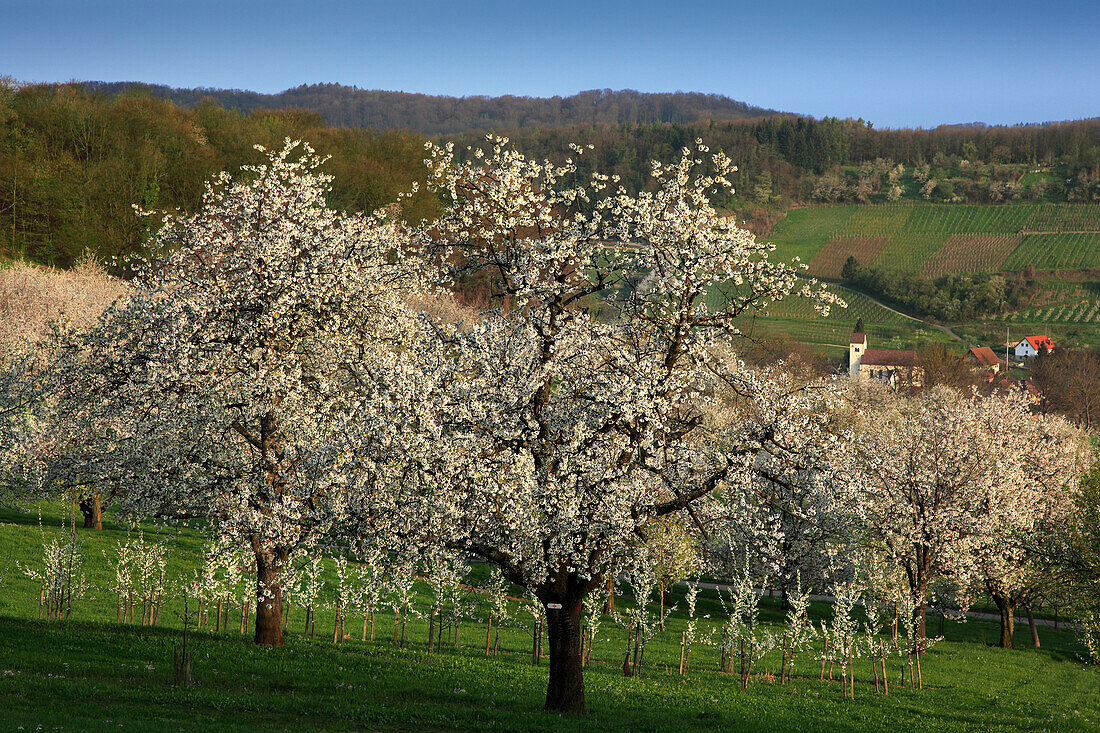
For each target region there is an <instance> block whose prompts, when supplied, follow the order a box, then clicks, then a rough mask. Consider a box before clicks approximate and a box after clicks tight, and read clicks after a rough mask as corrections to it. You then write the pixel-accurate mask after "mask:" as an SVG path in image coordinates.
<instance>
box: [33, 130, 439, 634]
mask: <svg viewBox="0 0 1100 733" xmlns="http://www.w3.org/2000/svg"><path fill="white" fill-rule="evenodd" d="M258 149H259V150H261V152H263V153H265V158H266V160H265V161H264V162H263V163H262V164H259V165H255V166H245V167H244V168H243V169H242V173H241V175H240V177H239V178H237V179H233V178H231V177H230V176H229V175H228V174H224V173H223V174H221V175H219V176H218V177H216V178H215V179H214V180H213V181H212V182H211V183H210V184H209V185H208V186H207V189H206V192H205V195H204V198H203V204H202V207H201V210H200V211H199V212H198V213H197V214H195V215H192V216H181V215H174V214H169V215H166V216H165V217H164V219H163V226H162V227H161V228H160V230H159V231H158V233H157V234H156V235H155V238H154V242H153V244H154V248H155V250H156V251H158V252H159V253H160V255H159V256H158V257H156V258H154V259H152V260H150V261H148V262H146V263H144V264H143V265H142V266H141V267H140V268H138V271H137V272H136V276H135V278H134V280H133V286H132V289H131V292H130V296H129V298H128V300H126V301H125V302H122V303H120V304H118V305H116V306H115V307H113V308H112V309H110V310H109V311H108V312H107V313H106V314H105V316H104V317H103V319H102V321H101V323H100V324H99V326H98V327H97V328H95V329H93V330H91V331H90V332H88V333H86V334H84V335H82V336H81V337H80V338H76V339H73V340H71V342H70V344H69V346H68V349H69V351H70V353H71V361H70V364H71V365H72V368H71V369H65V368H62V369H61V370H59V373H58V375H57V377H56V380H57V384H56V389H55V391H56V395H57V399H56V400H55V402H57V403H58V405H59V407H58V414H59V415H61V416H65V417H71V416H74V415H76V416H78V417H79V426H78V428H76V429H70V430H67V431H62V435H63V436H71V439H69V438H67V439H64V440H62V441H61V442H59V443H57V444H55V445H52V446H50V449H49V450H48V451H45V452H44V454H43V456H42V466H43V471H44V476H45V479H44V481H43V485H50V484H52V483H54V482H57V483H59V484H62V485H95V484H96V483H97V482H104V481H108V480H109V481H112V482H114V483H115V484H117V485H121V486H124V487H125V491H124V492H123V493H120V495H119V496H118V497H117V499H116V506H117V510H118V511H119V512H120V513H121V514H122V515H124V516H134V517H151V516H157V517H165V518H169V519H177V520H188V519H192V518H196V519H203V520H208V521H209V522H210V523H211V524H212V526H213V527H214V529H215V531H216V532H217V533H218V534H219V535H221V536H222V537H223V538H225V539H227V540H228V541H230V542H232V543H234V544H243V545H245V546H247V547H249V548H250V549H251V551H252V555H253V558H254V562H255V569H256V576H255V577H256V586H255V587H256V599H257V602H256V624H255V629H256V631H255V641H256V643H258V644H267V645H281V644H283V630H282V623H281V617H282V609H281V591H280V581H279V577H280V573H281V572H282V570H283V569H284V568H285V566H286V564H287V562H288V560H289V558H290V556H291V553H292V552H294V551H295V550H296V549H298V548H301V547H305V546H309V545H311V544H312V543H314V542H316V541H317V540H318V539H319V538H321V537H323V536H325V535H326V534H328V533H330V532H332V531H334V530H335V529H336V528H338V527H339V526H340V519H341V517H342V516H343V514H344V500H345V490H344V487H345V484H346V481H347V474H346V471H345V470H344V464H345V462H346V461H345V459H346V456H347V455H348V453H349V447H348V443H347V441H346V440H345V438H344V436H345V435H346V433H347V426H348V424H349V422H351V421H356V422H358V423H362V424H369V423H370V414H371V412H372V411H374V410H385V409H386V405H387V404H388V403H389V402H391V401H392V400H393V399H394V395H395V394H396V393H395V392H393V391H391V389H390V386H392V385H393V384H394V381H393V378H392V375H400V373H401V370H400V369H399V368H395V367H393V366H392V365H391V361H392V360H394V359H399V358H400V357H399V356H398V353H399V352H400V348H397V347H399V346H400V341H401V339H402V334H404V333H405V332H407V331H408V330H409V326H410V324H411V323H412V322H413V318H412V316H411V315H410V314H409V312H408V310H407V308H406V306H405V298H406V297H407V296H408V295H409V293H410V291H411V290H414V289H415V286H416V281H417V276H416V269H415V267H414V263H415V260H413V259H411V258H409V257H406V256H404V249H405V247H404V246H403V242H405V241H406V238H405V237H404V235H403V234H402V232H401V227H400V226H398V225H397V224H395V223H392V222H390V221H388V220H387V219H386V218H385V217H384V216H383V215H381V214H379V215H375V216H364V215H352V214H342V213H337V212H335V211H333V210H332V209H330V208H329V207H328V206H327V205H326V203H325V194H326V192H327V190H328V185H329V177H328V176H325V175H322V174H320V173H318V172H317V168H318V166H320V165H321V164H322V163H323V162H324V161H323V158H321V157H319V156H317V155H315V154H314V152H313V151H312V149H311V148H310V147H309V146H308V145H300V144H299V143H293V142H290V141H287V144H286V146H285V147H284V148H283V149H282V150H281V151H279V152H274V153H270V154H269V153H267V152H266V151H264V150H263V149H262V148H258ZM382 373H384V374H387V375H391V377H390V378H388V379H387V380H385V384H383V383H382V382H381V381H379V379H377V378H376V375H377V374H382ZM74 381H75V382H78V384H74ZM387 385H390V386H387ZM72 400H81V401H82V403H81V405H79V406H75V405H73V404H71V402H72ZM66 402H68V403H69V404H66ZM356 447H357V448H358V447H363V448H364V449H366V443H365V442H364V441H359V443H358V444H357V446H356Z"/></svg>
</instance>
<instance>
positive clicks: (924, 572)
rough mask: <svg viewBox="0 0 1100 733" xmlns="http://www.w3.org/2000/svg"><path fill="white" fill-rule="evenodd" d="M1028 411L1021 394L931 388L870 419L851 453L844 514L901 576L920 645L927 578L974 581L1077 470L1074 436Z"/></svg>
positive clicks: (1077, 447)
mask: <svg viewBox="0 0 1100 733" xmlns="http://www.w3.org/2000/svg"><path fill="white" fill-rule="evenodd" d="M1029 408H1030V402H1029V400H1028V399H1027V398H1026V397H1024V396H1022V395H1018V394H1013V395H1008V396H998V395H991V396H986V397H980V396H977V395H963V394H960V393H959V392H956V391H954V390H952V389H950V388H947V387H936V388H934V389H932V390H930V391H928V392H926V393H925V394H923V395H921V396H919V397H916V398H912V399H896V400H891V401H888V402H886V403H884V404H883V405H880V406H878V407H877V408H875V409H870V410H868V411H867V413H866V419H865V421H864V424H863V426H862V429H861V430H860V431H859V434H858V436H857V439H856V440H855V441H853V442H852V443H851V444H850V447H851V456H850V457H851V464H850V466H851V469H852V481H851V482H850V483H848V484H847V486H848V488H849V489H850V491H851V493H850V495H849V500H850V508H851V511H852V512H853V513H854V514H855V515H856V516H857V517H858V518H859V519H860V520H862V521H861V523H860V524H861V526H862V529H863V531H864V533H865V539H866V540H867V541H869V542H870V543H871V544H872V545H874V546H875V547H877V548H878V549H879V550H881V551H882V552H884V553H885V554H886V556H887V557H888V558H890V559H891V560H892V561H893V562H894V563H896V564H897V565H898V566H899V567H900V568H901V569H902V570H903V571H904V573H905V576H906V579H907V580H908V583H909V591H910V593H911V595H912V599H913V620H914V622H915V624H916V627H917V638H918V643H919V642H920V641H922V640H923V639H924V612H925V608H926V606H927V595H928V590H929V583H930V582H931V580H932V578H933V575H934V574H935V573H942V574H943V575H945V576H947V577H948V578H950V579H951V580H952V581H953V582H954V583H955V584H957V585H958V586H960V587H965V586H966V585H967V584H968V583H970V582H972V581H973V580H974V579H975V577H976V576H980V575H981V574H982V572H983V569H982V566H983V564H990V563H994V562H997V561H996V560H995V558H996V557H997V555H998V553H1001V552H1003V551H1004V545H1003V542H1004V541H1005V540H1006V539H1007V538H1009V537H1011V535H1012V533H1013V531H1014V530H1022V529H1025V528H1028V527H1031V526H1033V525H1034V524H1035V522H1036V520H1037V519H1038V518H1039V517H1040V516H1042V513H1043V508H1044V507H1045V506H1046V505H1047V503H1048V500H1047V498H1046V497H1047V496H1048V495H1049V494H1051V492H1057V491H1059V490H1060V489H1059V487H1061V486H1062V485H1063V484H1065V483H1066V482H1067V481H1071V480H1073V476H1074V473H1075V471H1077V470H1078V469H1079V466H1080V460H1079V458H1080V456H1079V453H1080V449H1081V445H1080V441H1079V439H1078V438H1077V436H1076V434H1075V432H1074V431H1073V430H1072V429H1071V428H1070V426H1069V425H1068V424H1067V423H1066V422H1065V420H1063V419H1061V418H1056V417H1049V416H1041V415H1033V414H1032V413H1031V412H1030V409H1029ZM914 651H917V652H919V651H921V648H920V647H918V648H917V649H915V650H914Z"/></svg>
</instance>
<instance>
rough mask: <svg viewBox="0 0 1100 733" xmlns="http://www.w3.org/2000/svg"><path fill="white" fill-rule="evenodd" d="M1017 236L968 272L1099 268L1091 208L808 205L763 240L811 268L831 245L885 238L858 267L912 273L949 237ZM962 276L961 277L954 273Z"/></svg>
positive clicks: (1097, 219) (1096, 209)
mask: <svg viewBox="0 0 1100 733" xmlns="http://www.w3.org/2000/svg"><path fill="white" fill-rule="evenodd" d="M967 236H985V237H989V236H1005V237H1008V236H1018V237H1020V238H1021V240H1020V242H1019V244H1018V246H1016V247H1015V248H1014V249H1012V250H1011V251H1009V252H1002V251H991V252H990V254H989V257H988V258H987V259H986V260H984V261H980V262H979V263H978V265H979V267H977V268H974V267H973V266H971V267H970V268H968V269H978V270H988V271H998V270H1002V269H1007V270H1020V269H1023V268H1024V267H1025V266H1026V265H1028V264H1031V265H1032V266H1033V267H1035V268H1036V269H1039V270H1053V269H1077V268H1094V267H1100V205H1097V204H1004V205H999V206H981V205H975V204H925V203H912V202H899V203H893V204H881V205H873V206H860V205H854V204H853V205H844V206H816V207H809V208H805V209H795V210H792V211H790V212H789V213H788V214H787V216H786V217H785V218H784V219H782V220H780V221H779V222H778V223H777V224H776V225H775V227H773V228H772V230H771V232H769V233H768V235H767V237H764V239H766V240H767V241H770V242H773V243H774V244H775V245H776V256H777V257H778V258H779V259H782V260H790V259H792V258H794V257H798V258H800V259H801V260H802V261H803V262H807V263H808V262H812V260H813V258H814V256H815V255H816V254H817V253H818V251H819V250H821V248H822V247H823V246H825V244H826V243H828V242H829V241H830V240H832V239H834V238H845V237H885V238H886V239H887V242H886V247H885V248H884V249H882V250H881V251H879V252H877V253H876V254H875V255H874V256H873V257H861V256H860V255H861V252H859V251H852V252H850V254H852V255H854V256H855V257H856V259H858V260H860V262H861V264H864V265H878V266H883V267H893V268H899V269H904V270H911V271H914V272H919V271H920V270H921V269H922V268H923V267H924V266H925V265H926V264H927V263H928V262H929V261H930V260H932V259H933V258H934V257H935V256H936V254H937V253H939V251H940V250H941V248H942V247H943V246H944V244H945V243H946V242H947V240H948V239H949V238H951V237H967ZM954 271H962V270H954Z"/></svg>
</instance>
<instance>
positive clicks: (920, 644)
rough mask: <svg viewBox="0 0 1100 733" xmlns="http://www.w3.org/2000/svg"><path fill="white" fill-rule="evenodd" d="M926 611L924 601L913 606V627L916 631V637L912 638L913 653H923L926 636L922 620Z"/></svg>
mask: <svg viewBox="0 0 1100 733" xmlns="http://www.w3.org/2000/svg"><path fill="white" fill-rule="evenodd" d="M922 597H923V596H922ZM927 611H928V604H927V603H925V602H924V601H921V602H920V603H918V604H917V605H916V606H915V607H914V608H913V627H914V628H915V629H916V631H917V633H916V637H917V638H916V639H914V640H913V653H914V654H924V640H925V639H926V638H927V635H926V630H925V623H924V622H925V616H926V615H927Z"/></svg>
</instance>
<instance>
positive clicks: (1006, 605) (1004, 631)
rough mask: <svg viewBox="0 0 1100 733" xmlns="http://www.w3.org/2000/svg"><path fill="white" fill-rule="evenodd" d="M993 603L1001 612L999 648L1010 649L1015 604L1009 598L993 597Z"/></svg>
mask: <svg viewBox="0 0 1100 733" xmlns="http://www.w3.org/2000/svg"><path fill="white" fill-rule="evenodd" d="M993 601H994V602H995V603H996V604H997V609H998V610H999V611H1000V612H1001V644H1000V645H1001V648H1002V649H1011V648H1012V632H1013V623H1014V620H1013V618H1012V613H1013V611H1014V610H1015V608H1014V606H1015V604H1013V603H1012V601H1011V600H1010V599H1009V598H1006V597H1004V596H998V595H994V596H993Z"/></svg>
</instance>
